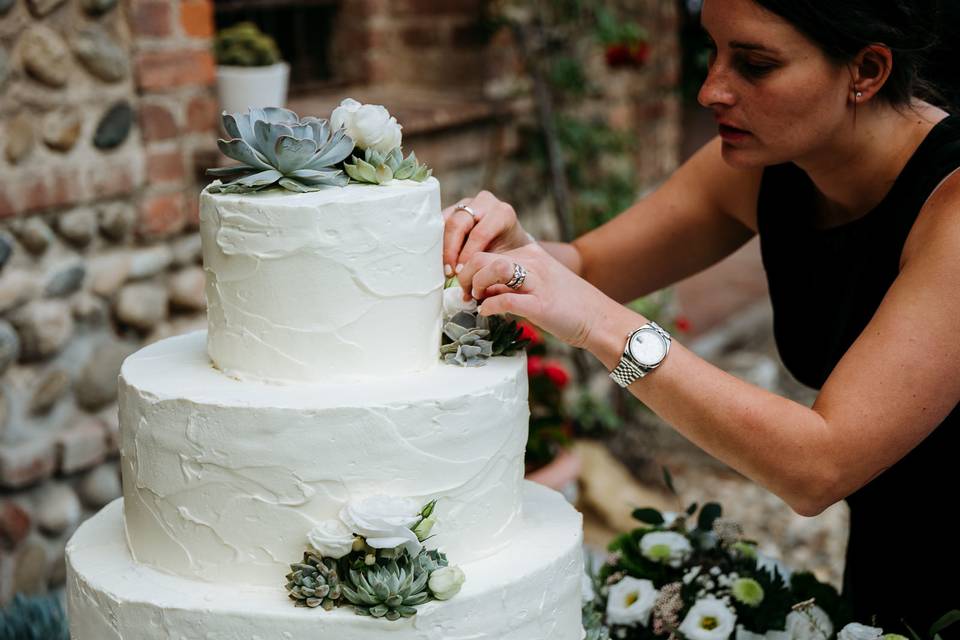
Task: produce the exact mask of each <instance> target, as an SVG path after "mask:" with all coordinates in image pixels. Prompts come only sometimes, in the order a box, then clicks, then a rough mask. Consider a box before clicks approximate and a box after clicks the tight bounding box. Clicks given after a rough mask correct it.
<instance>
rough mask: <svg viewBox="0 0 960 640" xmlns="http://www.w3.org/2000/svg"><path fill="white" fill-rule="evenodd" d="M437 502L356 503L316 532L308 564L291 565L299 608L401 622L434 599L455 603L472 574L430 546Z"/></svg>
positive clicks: (292, 592) (378, 499)
mask: <svg viewBox="0 0 960 640" xmlns="http://www.w3.org/2000/svg"><path fill="white" fill-rule="evenodd" d="M435 511H436V501H435V500H433V501H431V502H429V503H427V504H426V505H425V506H423V507H420V506H418V503H417V502H415V501H413V500H411V499H409V498H396V497H391V496H382V495H380V496H371V497H369V498H364V499H360V500H353V501H350V502H348V503H347V504H346V505H345V506H344V507H343V509H341V511H340V517H339V519H337V520H327V521H324V522H322V523H321V524H320V525H318V526H317V527H314V528H313V529H312V530H311V531H310V532H309V533H308V534H307V540H308V543H309V546H308V548H307V549H306V551H305V552H304V554H303V560H302V562H296V563H293V564H291V565H290V573H288V574H287V585H286V588H287V592H288V594H289V597H290V599H291V600H293V601H294V604H296V606H298V607H310V608H314V607H322V608H323V609H325V610H327V611H330V610H332V609H333V608H335V607H340V606H351V607H353V610H354V611H355V612H356V613H357V614H359V615H364V616H372V617H374V618H384V619H386V620H399V619H400V618H408V617H411V616H413V615H416V613H417V607H418V606H419V605H422V604H424V603H426V602H429V601H430V600H448V599H450V598H452V597H453V596H455V595H456V594H457V593H459V591H460V587H461V586H462V585H463V583H464V580H465V576H464V574H463V571H462V570H461V569H460V568H459V567H457V566H453V565H451V564H450V563H449V562H448V561H447V557H446V555H444V554H443V553H441V552H440V551H437V550H434V549H431V550H428V549H426V548H425V547H424V546H423V542H424V541H425V540H426V539H427V538H428V537H429V536H430V531H431V529H432V528H433V525H434V523H435V522H436V515H435Z"/></svg>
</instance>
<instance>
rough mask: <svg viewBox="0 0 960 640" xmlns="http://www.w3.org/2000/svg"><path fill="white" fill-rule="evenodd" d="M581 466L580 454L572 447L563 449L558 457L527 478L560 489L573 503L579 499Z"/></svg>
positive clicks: (556, 489)
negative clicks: (578, 486) (578, 484)
mask: <svg viewBox="0 0 960 640" xmlns="http://www.w3.org/2000/svg"><path fill="white" fill-rule="evenodd" d="M580 467H581V460H580V454H578V453H577V452H576V451H573V450H571V449H561V450H560V453H559V454H557V457H556V458H554V459H553V460H551V461H550V462H548V463H547V464H546V465H544V466H542V467H540V468H539V469H535V470H533V471H531V472H529V473H528V474H526V478H527V480H532V481H533V482H536V483H539V484H542V485H544V486H547V487H550V488H551V489H554V490H555V491H559V492H560V493H562V494H563V495H564V497H566V498H567V500H568V501H570V502H571V503H573V502H576V500H577V480H578V478H579V477H580Z"/></svg>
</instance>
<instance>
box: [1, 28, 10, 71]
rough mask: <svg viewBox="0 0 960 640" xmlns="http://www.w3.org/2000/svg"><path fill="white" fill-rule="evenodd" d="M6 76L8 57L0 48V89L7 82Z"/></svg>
mask: <svg viewBox="0 0 960 640" xmlns="http://www.w3.org/2000/svg"><path fill="white" fill-rule="evenodd" d="M0 13H2V11H0ZM8 75H10V56H8V55H7V50H6V49H4V48H3V47H0V87H2V86H3V83H4V82H6V81H7V76H8Z"/></svg>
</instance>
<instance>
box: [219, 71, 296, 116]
mask: <svg viewBox="0 0 960 640" xmlns="http://www.w3.org/2000/svg"><path fill="white" fill-rule="evenodd" d="M289 78H290V65H288V64H287V63H286V62H278V63H276V64H271V65H268V66H265V67H233V66H225V65H221V66H218V67H217V97H218V98H219V100H220V108H221V109H222V110H224V111H227V112H229V113H236V112H238V111H240V112H246V110H247V107H282V106H285V105H286V103H287V81H288V80H289Z"/></svg>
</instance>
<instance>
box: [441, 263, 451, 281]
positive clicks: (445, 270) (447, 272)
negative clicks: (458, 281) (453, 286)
mask: <svg viewBox="0 0 960 640" xmlns="http://www.w3.org/2000/svg"><path fill="white" fill-rule="evenodd" d="M443 273H444V275H445V276H447V277H448V278H449V277H450V276H452V275H453V267H451V266H450V265H448V264H445V265H443Z"/></svg>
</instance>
